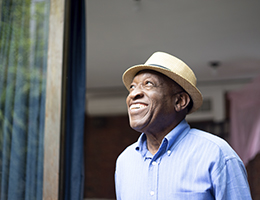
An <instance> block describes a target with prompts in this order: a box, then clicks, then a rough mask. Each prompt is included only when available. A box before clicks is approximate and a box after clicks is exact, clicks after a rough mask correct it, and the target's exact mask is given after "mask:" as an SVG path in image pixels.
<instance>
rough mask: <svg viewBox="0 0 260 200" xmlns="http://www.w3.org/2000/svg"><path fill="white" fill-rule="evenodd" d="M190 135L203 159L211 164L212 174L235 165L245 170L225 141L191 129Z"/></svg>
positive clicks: (189, 138)
mask: <svg viewBox="0 0 260 200" xmlns="http://www.w3.org/2000/svg"><path fill="white" fill-rule="evenodd" d="M188 135H189V136H188V138H187V139H188V140H191V142H192V143H193V144H192V145H194V148H195V149H196V151H197V152H200V155H201V157H204V158H205V159H206V160H207V161H208V162H209V163H208V164H209V165H210V166H211V167H212V168H211V171H212V172H214V171H215V172H219V171H221V170H223V169H224V168H226V167H227V166H229V167H230V166H231V167H232V165H233V164H234V163H237V164H238V165H239V166H240V167H239V168H241V167H242V168H244V165H243V162H242V160H241V159H240V158H239V156H238V155H237V153H236V152H235V151H234V150H233V149H232V147H231V146H230V145H229V144H228V142H226V141H225V140H224V139H222V138H220V137H218V136H216V135H213V134H211V133H208V132H205V131H201V130H198V129H191V130H190V132H189V134H188ZM237 164H235V165H237ZM243 170H244V169H243Z"/></svg>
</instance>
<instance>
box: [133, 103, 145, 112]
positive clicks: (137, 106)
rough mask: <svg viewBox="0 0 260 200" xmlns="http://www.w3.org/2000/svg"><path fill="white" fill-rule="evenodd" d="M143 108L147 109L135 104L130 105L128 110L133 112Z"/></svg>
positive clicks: (143, 105) (142, 105)
mask: <svg viewBox="0 0 260 200" xmlns="http://www.w3.org/2000/svg"><path fill="white" fill-rule="evenodd" d="M145 107H147V105H145V104H141V103H136V104H132V105H131V106H130V107H129V108H130V110H134V109H141V108H145Z"/></svg>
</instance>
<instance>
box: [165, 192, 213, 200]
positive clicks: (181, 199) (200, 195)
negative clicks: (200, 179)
mask: <svg viewBox="0 0 260 200" xmlns="http://www.w3.org/2000/svg"><path fill="white" fill-rule="evenodd" d="M170 196H171V199H174V200H214V199H215V198H214V197H213V196H212V195H211V194H210V193H209V192H176V193H173V194H171V195H170Z"/></svg>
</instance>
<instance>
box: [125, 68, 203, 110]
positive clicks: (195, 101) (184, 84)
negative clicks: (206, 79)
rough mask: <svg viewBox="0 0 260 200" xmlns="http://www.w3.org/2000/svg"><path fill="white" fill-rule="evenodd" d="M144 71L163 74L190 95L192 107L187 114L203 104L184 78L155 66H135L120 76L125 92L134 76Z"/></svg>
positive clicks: (197, 93) (195, 90) (197, 92)
mask: <svg viewBox="0 0 260 200" xmlns="http://www.w3.org/2000/svg"><path fill="white" fill-rule="evenodd" d="M146 69H148V70H154V71H157V72H160V73H162V74H164V75H165V76H167V77H169V78H170V79H172V80H174V81H175V82H176V83H178V84H179V85H180V86H181V87H182V88H183V89H184V90H185V91H186V92H187V93H188V94H189V95H190V97H191V99H192V101H193V106H192V109H191V110H190V111H189V113H188V114H190V113H192V112H194V111H196V110H197V109H198V108H199V107H200V106H201V105H202V102H203V98H202V95H201V93H200V91H199V90H198V89H197V87H196V86H195V85H193V84H192V83H191V82H189V81H187V80H186V79H185V78H183V77H182V76H180V75H179V74H176V73H174V72H172V71H169V70H168V69H164V68H162V67H157V66H153V65H144V64H141V65H135V66H133V67H130V68H129V69H127V70H126V71H125V72H124V74H123V76H122V80H123V83H124V85H125V87H126V88H127V90H129V89H130V85H131V83H132V81H133V79H134V77H135V75H136V74H137V73H138V72H139V71H141V70H146Z"/></svg>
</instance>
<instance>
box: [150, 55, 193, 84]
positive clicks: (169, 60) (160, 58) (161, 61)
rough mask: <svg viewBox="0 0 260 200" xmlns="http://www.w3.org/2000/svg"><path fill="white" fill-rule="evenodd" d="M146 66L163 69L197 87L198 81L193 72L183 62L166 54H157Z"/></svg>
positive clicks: (152, 56)
mask: <svg viewBox="0 0 260 200" xmlns="http://www.w3.org/2000/svg"><path fill="white" fill-rule="evenodd" d="M145 65H154V66H157V67H162V68H164V69H167V70H169V71H171V72H173V73H176V74H178V75H179V76H181V77H182V78H184V79H186V80H187V81H189V82H190V83H191V84H192V85H194V86H196V84H197V79H196V76H195V74H194V73H193V71H192V70H191V69H190V68H189V67H188V65H187V64H186V63H184V62H183V61H182V60H180V59H178V58H176V57H174V56H172V55H170V54H168V53H164V52H155V53H154V54H152V55H151V57H150V58H148V60H147V61H146V62H145Z"/></svg>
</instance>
